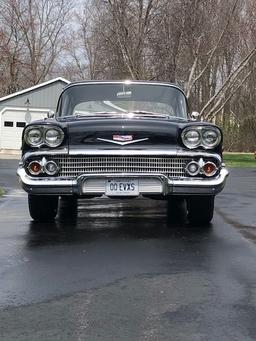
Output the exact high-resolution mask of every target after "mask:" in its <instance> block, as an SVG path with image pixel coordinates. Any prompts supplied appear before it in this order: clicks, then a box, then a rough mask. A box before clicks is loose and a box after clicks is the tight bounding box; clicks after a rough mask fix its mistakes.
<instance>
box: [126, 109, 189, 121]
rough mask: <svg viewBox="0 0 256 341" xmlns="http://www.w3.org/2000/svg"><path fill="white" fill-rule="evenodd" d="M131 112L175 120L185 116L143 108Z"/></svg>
mask: <svg viewBox="0 0 256 341" xmlns="http://www.w3.org/2000/svg"><path fill="white" fill-rule="evenodd" d="M130 113H131V114H138V115H143V116H146V117H159V118H167V119H168V120H169V119H172V118H173V119H177V120H185V118H183V117H177V116H173V115H169V114H160V113H155V112H152V111H145V110H135V111H131V112H130Z"/></svg>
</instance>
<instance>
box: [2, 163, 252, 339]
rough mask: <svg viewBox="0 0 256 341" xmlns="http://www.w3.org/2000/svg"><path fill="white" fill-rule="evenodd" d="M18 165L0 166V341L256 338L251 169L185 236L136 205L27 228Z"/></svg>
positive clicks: (98, 206)
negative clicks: (1, 192) (205, 221)
mask: <svg viewBox="0 0 256 341" xmlns="http://www.w3.org/2000/svg"><path fill="white" fill-rule="evenodd" d="M16 166H17V161H13V160H0V187H5V188H6V190H7V191H6V195H5V196H4V197H2V198H1V199H0V340H1V341H5V340H8V341H9V340H15V341H17V340H18V341H30V340H42V341H48V340H54V341H55V340H62V341H66V340H68V341H73V340H78V341H81V340H86V341H87V340H88V341H97V340H102V341H103V340H104V341H110V340H111V341H113V340H125V341H126V340H127V341H128V340H129V341H132V340H141V341H143V340H157V341H158V340H182V341H183V340H184V341H186V340H189V341H191V340H193V341H194V340H195V341H199V340H214V341H215V340H220V341H225V340H227V341H230V340H238V341H247V340H248V341H249V340H255V339H256V324H255V321H256V214H255V211H256V200H255V199H256V182H255V179H256V169H251V170H239V169H233V170H231V176H230V177H229V179H228V184H227V187H226V189H225V192H223V194H221V195H220V196H218V198H217V200H216V211H215V216H214V220H213V222H212V225H211V226H208V227H206V226H205V227H201V228H199V227H198V228H196V227H193V228H192V227H191V226H189V225H187V224H186V222H183V223H182V222H180V223H175V222H171V221H170V222H168V221H166V218H165V215H166V208H165V205H164V202H161V201H156V202H154V201H151V200H142V199H141V200H124V201H121V202H118V201H114V200H108V199H105V200H102V199H100V200H99V199H94V200H88V201H86V200H82V201H80V202H79V216H78V220H77V222H76V223H72V222H68V221H59V220H57V221H56V224H51V225H47V226H46V225H41V224H35V223H33V222H32V221H31V219H30V217H29V214H28V210H27V202H26V194H25V193H23V192H22V190H20V188H19V186H18V183H17V180H16V177H15V169H16Z"/></svg>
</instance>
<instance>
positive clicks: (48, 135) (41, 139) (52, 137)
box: [24, 125, 64, 148]
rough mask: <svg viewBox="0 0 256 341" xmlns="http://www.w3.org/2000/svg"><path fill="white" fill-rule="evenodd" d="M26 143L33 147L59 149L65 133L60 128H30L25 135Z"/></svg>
mask: <svg viewBox="0 0 256 341" xmlns="http://www.w3.org/2000/svg"><path fill="white" fill-rule="evenodd" d="M24 139H25V142H26V143H27V144H28V145H30V146H31V147H40V146H42V145H47V146H48V147H52V148H54V147H58V146H60V145H61V143H62V142H63V139H64V132H63V130H62V129H61V128H59V127H52V126H39V125H38V126H28V127H27V128H26V130H25V133H24Z"/></svg>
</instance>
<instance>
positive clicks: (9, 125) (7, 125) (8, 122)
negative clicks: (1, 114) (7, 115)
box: [4, 121, 13, 127]
mask: <svg viewBox="0 0 256 341" xmlns="http://www.w3.org/2000/svg"><path fill="white" fill-rule="evenodd" d="M4 126H5V127H13V122H11V121H5V122H4Z"/></svg>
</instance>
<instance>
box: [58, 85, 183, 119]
mask: <svg viewBox="0 0 256 341" xmlns="http://www.w3.org/2000/svg"><path fill="white" fill-rule="evenodd" d="M57 116H58V117H62V118H64V117H70V116H71V117H73V116H75V117H78V118H79V117H84V116H88V117H92V116H93V117H95V116H103V117H113V116H114V117H116V116H117V117H120V116H122V117H128V118H129V117H138V118H142V117H149V118H155V117H156V118H157V117H161V118H166V119H169V118H180V119H186V118H187V104H186V98H185V96H184V94H183V92H182V91H180V90H179V89H178V88H177V87H175V86H169V85H164V84H146V83H132V82H131V83H130V82H129V83H126V82H124V83H90V84H75V85H73V86H70V87H68V88H67V89H66V90H65V91H64V92H63V93H62V95H61V98H60V101H59V104H58V109H57Z"/></svg>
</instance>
